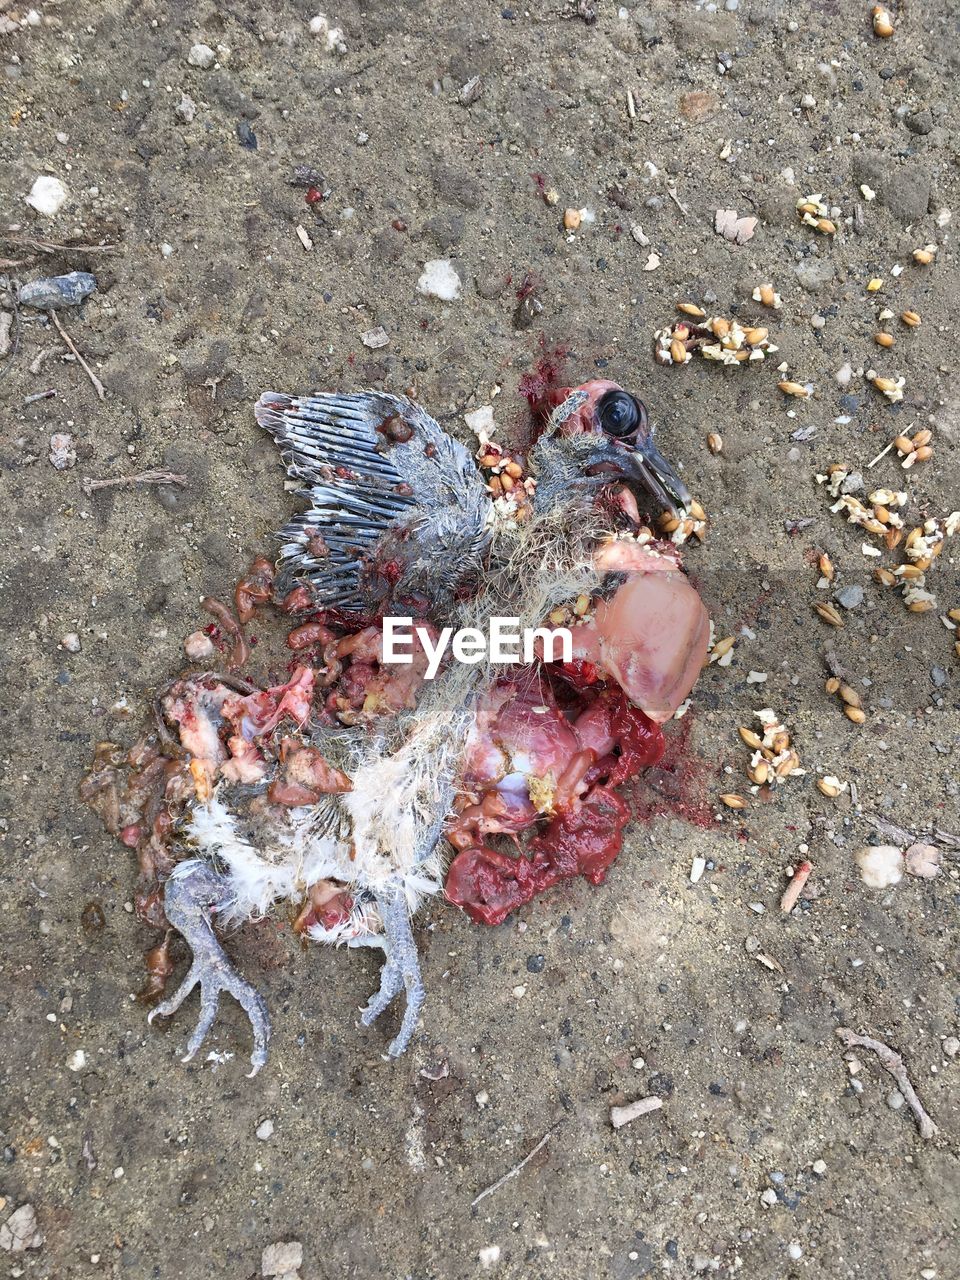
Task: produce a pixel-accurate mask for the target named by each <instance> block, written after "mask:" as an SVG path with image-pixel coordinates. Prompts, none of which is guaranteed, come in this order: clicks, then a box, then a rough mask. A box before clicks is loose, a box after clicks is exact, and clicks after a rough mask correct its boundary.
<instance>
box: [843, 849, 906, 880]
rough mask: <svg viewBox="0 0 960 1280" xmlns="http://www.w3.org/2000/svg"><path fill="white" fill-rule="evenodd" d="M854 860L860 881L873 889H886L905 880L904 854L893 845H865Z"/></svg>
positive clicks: (857, 852) (854, 856) (855, 855)
mask: <svg viewBox="0 0 960 1280" xmlns="http://www.w3.org/2000/svg"><path fill="white" fill-rule="evenodd" d="M853 859H854V861H855V862H856V864H857V866H858V867H859V868H860V879H861V880H862V881H863V883H864V884H865V885H868V886H869V887H870V888H871V889H886V888H888V887H889V886H890V885H892V884H899V883H900V881H901V880H902V879H903V854H902V853H901V852H900V850H899V849H897V848H895V847H894V846H893V845H892V844H876V845H865V846H864V847H863V848H862V849H858V850H857V851H856V853H855V854H854V855H853Z"/></svg>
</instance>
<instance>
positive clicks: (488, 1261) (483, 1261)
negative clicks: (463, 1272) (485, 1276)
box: [477, 1244, 500, 1271]
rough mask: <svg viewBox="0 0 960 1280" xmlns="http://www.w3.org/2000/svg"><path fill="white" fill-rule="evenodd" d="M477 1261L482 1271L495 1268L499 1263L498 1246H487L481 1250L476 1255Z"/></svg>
mask: <svg viewBox="0 0 960 1280" xmlns="http://www.w3.org/2000/svg"><path fill="white" fill-rule="evenodd" d="M477 1260H478V1261H479V1263H480V1265H481V1267H483V1269H484V1271H489V1270H490V1268H491V1267H495V1266H496V1265H497V1263H498V1262H499V1261H500V1246H499V1245H498V1244H488V1245H487V1246H486V1248H484V1249H481V1250H480V1252H479V1253H478V1254H477Z"/></svg>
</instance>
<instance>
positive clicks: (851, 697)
mask: <svg viewBox="0 0 960 1280" xmlns="http://www.w3.org/2000/svg"><path fill="white" fill-rule="evenodd" d="M839 692H840V697H841V698H842V699H843V701H844V702H845V703H846V704H847V706H848V707H862V706H863V699H862V698H861V697H860V695H859V693H857V691H856V689H851V687H850V686H849V685H848V684H842V685H841V686H840V690H839Z"/></svg>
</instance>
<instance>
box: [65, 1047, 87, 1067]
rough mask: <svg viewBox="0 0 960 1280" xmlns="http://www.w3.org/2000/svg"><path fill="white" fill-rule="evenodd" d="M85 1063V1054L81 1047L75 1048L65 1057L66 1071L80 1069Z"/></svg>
mask: <svg viewBox="0 0 960 1280" xmlns="http://www.w3.org/2000/svg"><path fill="white" fill-rule="evenodd" d="M86 1065H87V1055H86V1054H85V1053H84V1052H83V1050H82V1049H75V1050H74V1052H73V1053H71V1055H70V1057H69V1058H68V1059H67V1070H68V1071H82V1070H83V1068H84V1067H85V1066H86Z"/></svg>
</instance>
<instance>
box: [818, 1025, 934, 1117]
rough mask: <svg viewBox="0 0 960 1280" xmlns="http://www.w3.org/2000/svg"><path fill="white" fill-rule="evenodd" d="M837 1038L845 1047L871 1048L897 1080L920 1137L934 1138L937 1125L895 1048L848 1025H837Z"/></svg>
mask: <svg viewBox="0 0 960 1280" xmlns="http://www.w3.org/2000/svg"><path fill="white" fill-rule="evenodd" d="M837 1038H838V1039H839V1040H840V1041H841V1042H842V1043H843V1046H844V1048H846V1049H854V1048H861V1049H872V1050H873V1052H874V1053H875V1054H876V1055H877V1057H878V1058H879V1059H880V1065H881V1066H882V1067H883V1069H884V1070H885V1071H889V1072H890V1074H891V1075H892V1076H893V1078H894V1080H896V1082H897V1088H898V1089H899V1090H900V1092H901V1093H902V1094H903V1096H904V1099H905V1101H906V1104H907V1106H908V1107H909V1108H910V1110H911V1111H912V1112H913V1114H914V1116H915V1117H916V1121H917V1127H918V1128H919V1130H920V1137H921V1138H934V1137H936V1134H937V1126H936V1125H935V1124H934V1123H933V1121H932V1120H931V1119H930V1117H929V1116H928V1115H927V1113H926V1111H925V1110H924V1109H923V1103H922V1102H921V1101H920V1099H919V1098H918V1097H917V1094H916V1090H915V1089H914V1087H913V1085H912V1084H911V1083H910V1077H909V1076H908V1075H907V1068H906V1067H905V1066H904V1064H903V1059H902V1058H901V1057H900V1055H899V1053H897V1052H896V1050H894V1049H891V1048H890V1046H889V1045H888V1044H884V1043H883V1041H882V1040H874V1039H872V1037H870V1036H858V1035H857V1033H856V1032H855V1031H852V1030H851V1029H850V1028H849V1027H837Z"/></svg>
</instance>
